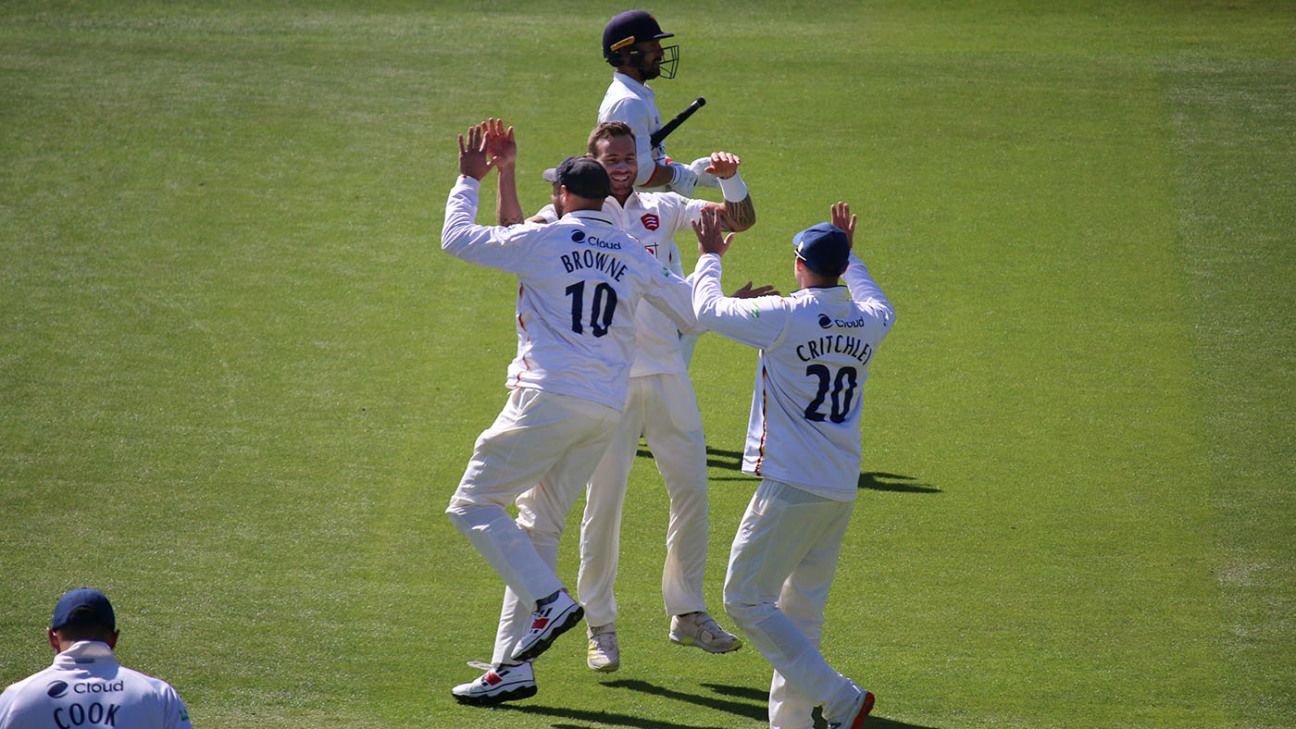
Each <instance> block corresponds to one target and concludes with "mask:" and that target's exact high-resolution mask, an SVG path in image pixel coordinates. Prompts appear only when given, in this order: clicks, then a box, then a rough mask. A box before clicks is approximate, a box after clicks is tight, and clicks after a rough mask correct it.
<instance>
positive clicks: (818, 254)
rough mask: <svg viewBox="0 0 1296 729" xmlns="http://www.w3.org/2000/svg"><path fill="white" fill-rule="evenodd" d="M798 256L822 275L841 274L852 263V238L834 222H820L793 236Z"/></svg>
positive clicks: (807, 265)
mask: <svg viewBox="0 0 1296 729" xmlns="http://www.w3.org/2000/svg"><path fill="white" fill-rule="evenodd" d="M792 247H793V248H795V249H796V254H797V258H800V259H801V260H803V261H805V263H806V267H807V268H809V269H810V270H811V271H814V272H815V273H817V274H819V275H821V276H840V275H842V274H843V273H845V272H846V266H847V264H849V263H850V252H851V245H850V238H849V237H848V236H847V235H846V231H844V230H842V229H841V228H838V227H837V226H835V225H833V224H832V223H818V224H815V225H812V226H810V227H809V228H806V229H805V230H803V231H801V232H800V233H797V234H796V235H795V236H793V237H792Z"/></svg>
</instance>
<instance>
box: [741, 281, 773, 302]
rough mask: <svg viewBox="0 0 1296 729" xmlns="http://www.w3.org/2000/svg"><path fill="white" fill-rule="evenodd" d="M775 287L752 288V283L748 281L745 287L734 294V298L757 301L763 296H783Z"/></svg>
mask: <svg viewBox="0 0 1296 729" xmlns="http://www.w3.org/2000/svg"><path fill="white" fill-rule="evenodd" d="M781 295H782V294H780V293H779V292H778V291H777V290H775V289H774V287H773V286H768V285H767V286H757V287H756V288H752V282H751V281H748V282H747V283H745V284H743V287H742V288H740V289H738V290H737V291H735V292H733V295H732V298H735V299H755V298H759V297H761V296H781Z"/></svg>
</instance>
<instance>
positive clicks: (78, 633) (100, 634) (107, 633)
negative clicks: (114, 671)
mask: <svg viewBox="0 0 1296 729" xmlns="http://www.w3.org/2000/svg"><path fill="white" fill-rule="evenodd" d="M54 632H55V633H57V634H58V636H59V638H61V639H63V640H66V641H69V642H71V643H75V642H77V641H78V640H101V641H104V642H105V643H106V642H108V640H109V639H111V638H112V637H113V635H114V634H115V633H116V632H117V631H116V630H115V629H114V628H113V626H111V625H104V624H103V623H73V624H71V625H64V626H63V627H61V628H56V629H55V630H54Z"/></svg>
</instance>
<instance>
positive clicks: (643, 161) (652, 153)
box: [598, 71, 666, 185]
mask: <svg viewBox="0 0 1296 729" xmlns="http://www.w3.org/2000/svg"><path fill="white" fill-rule="evenodd" d="M605 121H620V122H625V123H626V124H628V125H629V126H630V130H631V131H633V132H634V135H635V155H636V157H637V158H638V160H639V174H638V175H636V176H635V184H636V185H642V184H644V183H646V182H648V178H650V177H652V173H653V167H655V166H656V165H657V163H658V162H661V161H663V160H664V159H665V158H666V148H665V147H664V146H662V145H660V144H659V145H657V146H656V147H654V146H652V143H651V142H650V141H649V139H650V137H651V136H652V133H653V132H655V131H657V130H658V129H661V125H662V120H661V112H660V111H658V110H657V94H655V93H654V92H653V90H652V89H650V88H648V86H647V84H643V83H640V82H638V81H636V80H634V79H632V78H630V77H629V76H627V75H625V74H624V73H621V72H620V71H617V72H615V73H613V74H612V83H611V85H609V86H608V89H607V92H606V93H604V94H603V103H601V104H599V113H598V123H599V124H602V123H603V122H605Z"/></svg>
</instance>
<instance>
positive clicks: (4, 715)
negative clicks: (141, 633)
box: [0, 640, 192, 729]
mask: <svg viewBox="0 0 1296 729" xmlns="http://www.w3.org/2000/svg"><path fill="white" fill-rule="evenodd" d="M73 727H119V728H120V729H192V724H190V723H189V712H188V710H187V709H186V708H185V705H184V702H183V701H181V700H180V696H179V695H178V694H176V691H175V689H173V688H171V685H170V684H168V683H167V682H166V681H163V680H162V679H159V678H153V677H152V676H148V675H145V674H143V673H140V672H139V671H133V670H131V669H129V668H126V667H125V666H123V665H121V664H120V663H118V662H117V657H116V656H115V655H113V650H112V648H110V647H109V646H108V644H107V643H103V642H100V641H97V640H83V641H78V642H77V643H74V644H73V645H72V647H71V648H68V649H67V650H65V651H63V652H62V653H59V654H58V655H57V656H55V657H54V664H53V665H52V666H50V667H49V668H46V669H45V670H43V671H40V672H39V673H35V674H32V675H31V676H28V677H27V678H25V679H23V680H22V681H19V682H18V683H15V684H13V685H12V686H10V687H9V688H7V689H5V691H4V693H3V694H0V729H72V728H73Z"/></svg>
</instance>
